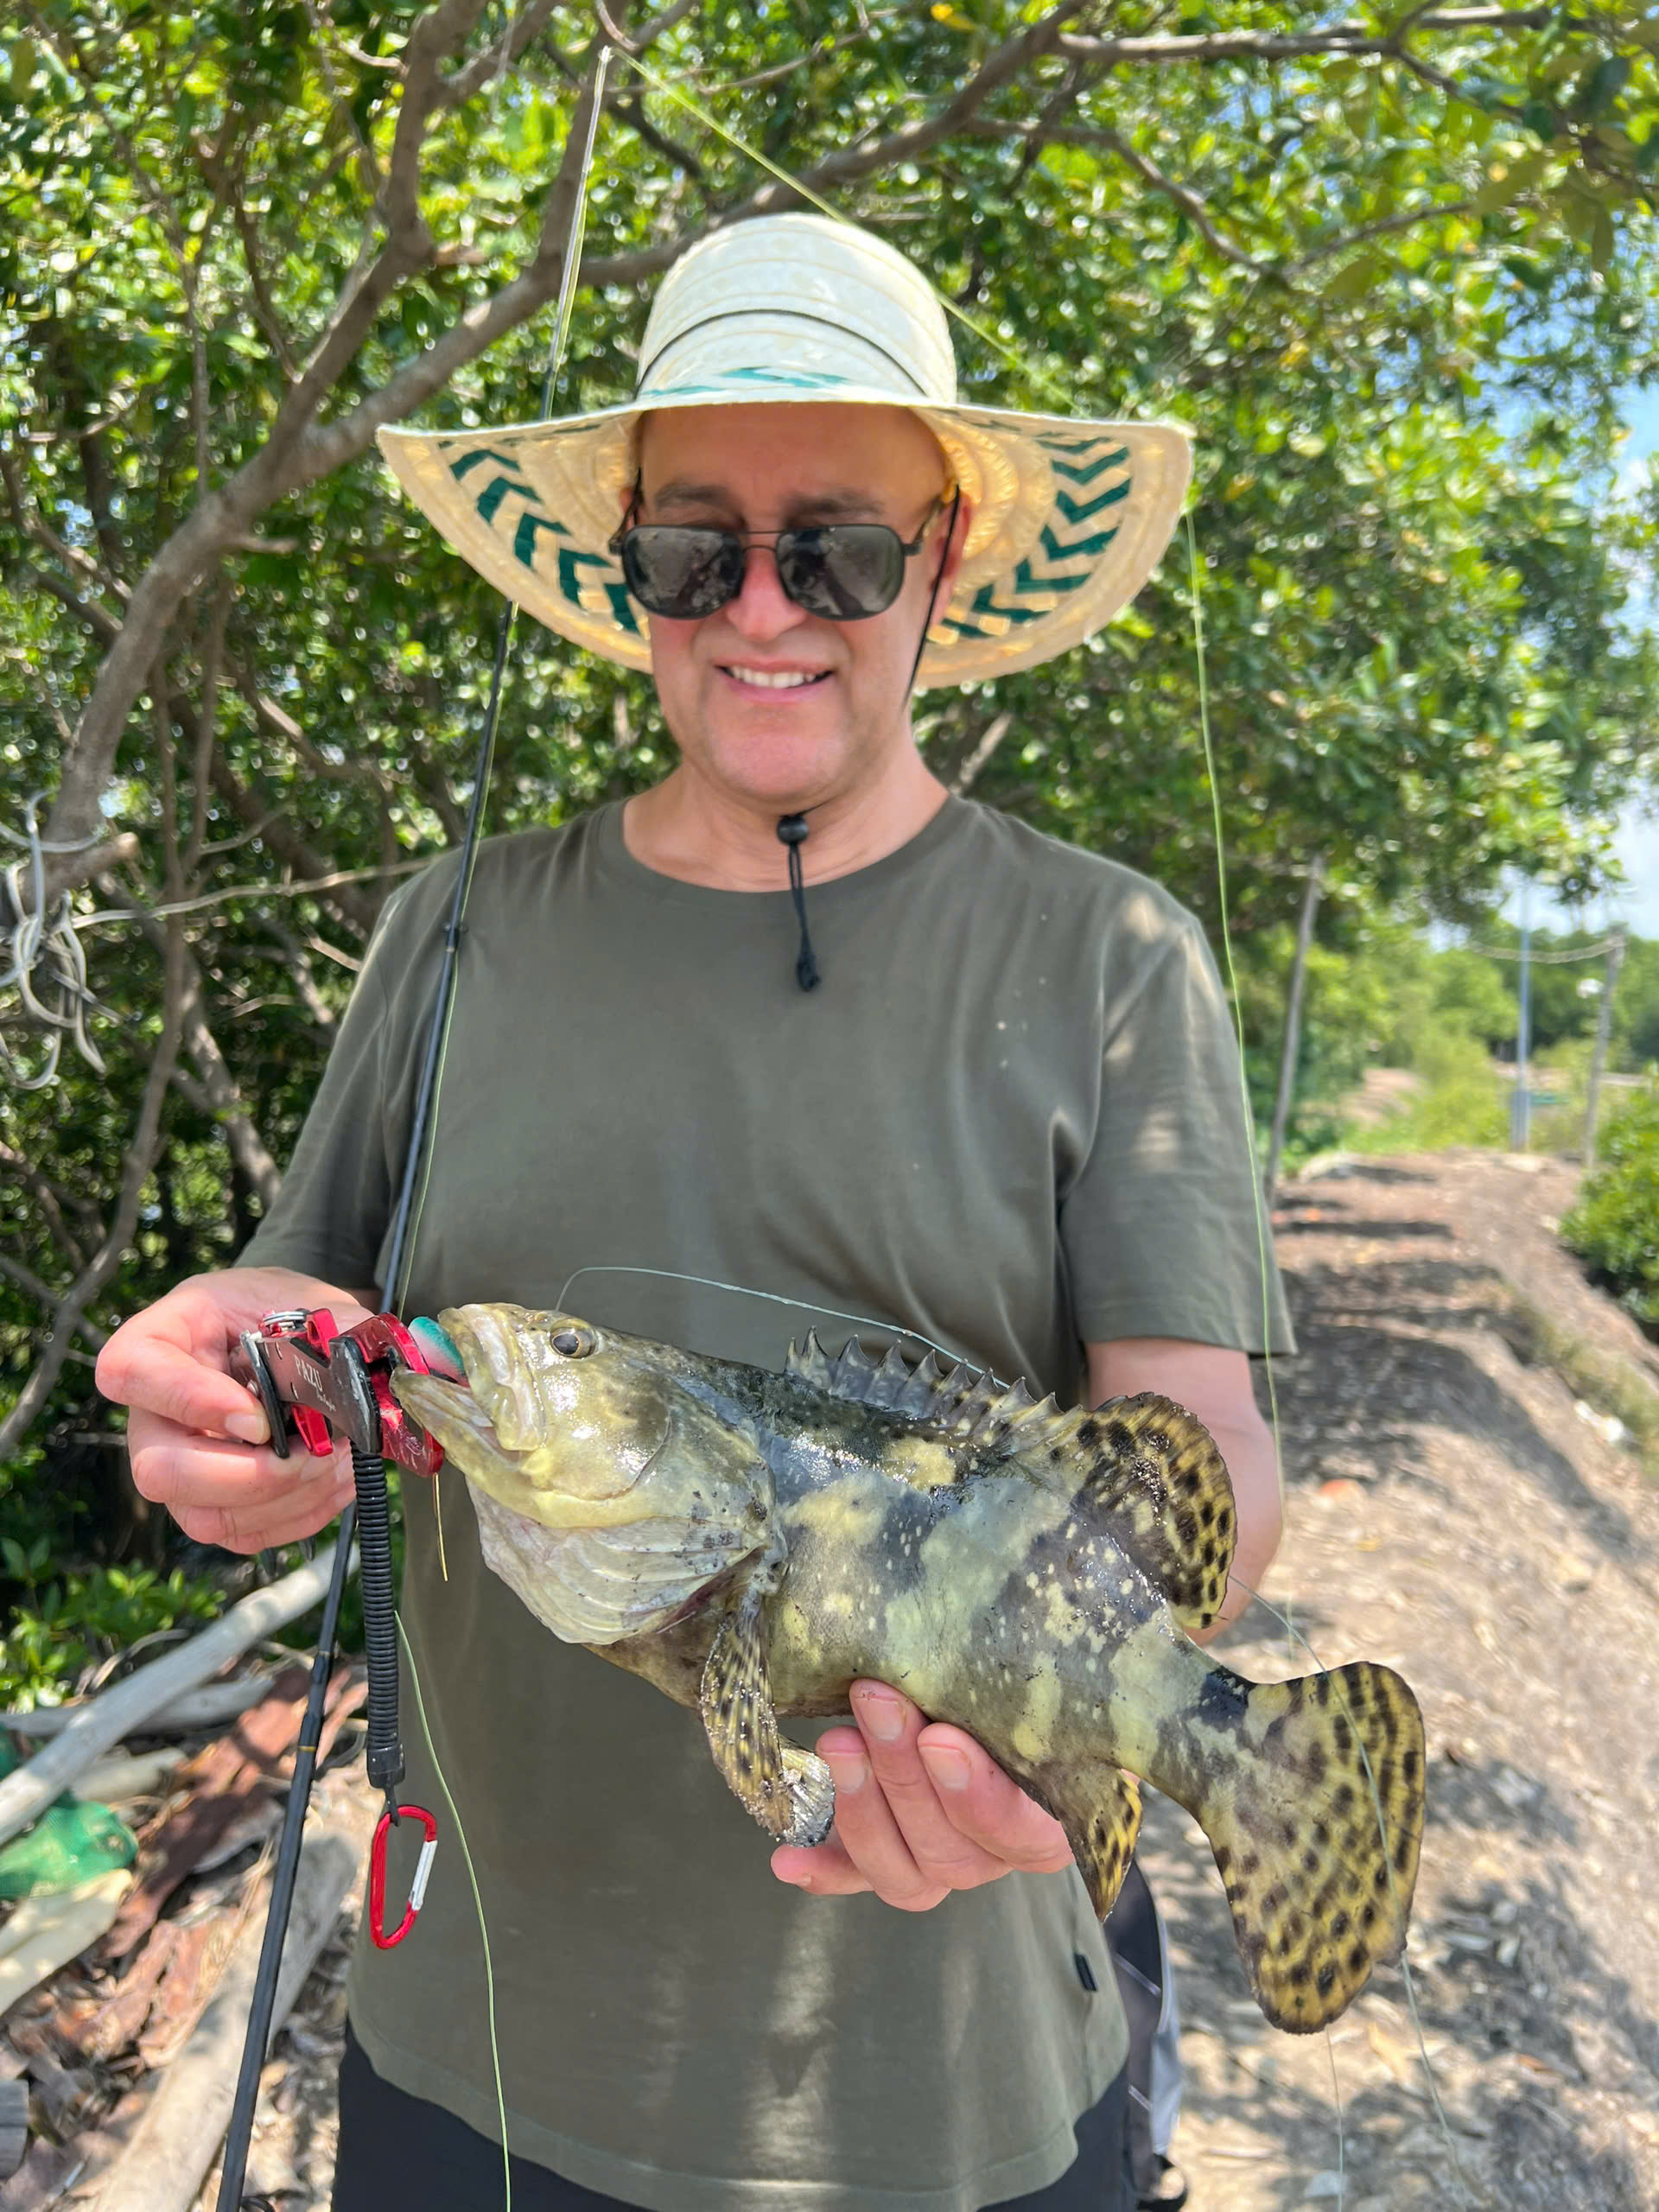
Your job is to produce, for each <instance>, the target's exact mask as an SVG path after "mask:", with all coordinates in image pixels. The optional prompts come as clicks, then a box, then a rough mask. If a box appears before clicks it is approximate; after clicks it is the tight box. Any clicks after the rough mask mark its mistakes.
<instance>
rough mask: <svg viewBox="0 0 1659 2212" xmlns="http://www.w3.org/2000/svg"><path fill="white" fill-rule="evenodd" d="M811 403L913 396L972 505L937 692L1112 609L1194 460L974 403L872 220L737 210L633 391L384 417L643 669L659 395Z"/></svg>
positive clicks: (500, 540)
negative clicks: (639, 587)
mask: <svg viewBox="0 0 1659 2212" xmlns="http://www.w3.org/2000/svg"><path fill="white" fill-rule="evenodd" d="M804 400H817V401H823V400H833V401H835V402H836V404H846V405H849V406H882V407H892V406H895V405H896V406H900V407H907V408H909V409H910V410H911V411H912V414H914V415H917V416H919V417H920V419H921V420H922V421H923V422H924V423H926V424H927V426H928V428H929V429H931V431H932V433H933V435H934V436H935V437H936V438H938V442H939V443H940V445H941V446H942V447H943V448H944V453H945V455H946V458H947V460H948V461H949V463H950V468H951V470H952V472H953V474H955V476H956V479H957V482H958V483H959V484H960V485H961V486H962V489H963V493H964V495H965V496H966V497H967V498H968V499H971V500H972V502H973V507H974V513H973V522H972V526H971V528H970V530H969V533H968V542H967V546H966V550H965V553H964V557H963V564H962V571H961V574H960V575H959V576H958V578H957V587H956V590H955V593H954V594H953V596H952V598H951V600H950V605H949V606H948V607H946V608H945V609H944V612H943V613H941V614H939V615H938V616H936V618H935V620H934V623H933V626H932V627H931V630H930V631H929V632H928V638H927V645H926V648H925V652H924V653H923V655H922V659H921V664H920V668H919V671H918V684H920V685H923V686H925V685H929V684H941V683H980V682H982V681H983V680H984V679H985V678H987V677H994V676H1001V675H1006V674H1007V673H1009V672H1010V671H1013V670H1014V669H1020V668H1031V667H1033V666H1035V665H1036V664H1037V663H1038V662H1039V661H1045V660H1048V659H1051V658H1052V657H1053V655H1054V654H1056V653H1059V652H1065V649H1066V648H1067V646H1069V645H1076V644H1077V641H1078V640H1079V639H1083V638H1086V637H1088V636H1089V635H1090V633H1091V632H1093V631H1096V630H1098V629H1100V628H1101V627H1102V626H1103V624H1105V623H1107V622H1109V620H1111V618H1112V616H1113V615H1114V614H1116V613H1117V611H1118V609H1119V608H1120V607H1123V606H1125V605H1127V603H1128V601H1130V600H1131V599H1133V598H1134V596H1135V593H1136V592H1138V591H1139V590H1140V588H1141V585H1142V584H1143V583H1144V582H1146V580H1147V577H1148V576H1149V575H1151V574H1152V571H1153V569H1154V568H1155V567H1156V566H1157V564H1158V561H1159V558H1160V556H1161V555H1162V553H1163V550H1164V548H1165V546H1166V544H1167V543H1169V539H1170V536H1171V534H1172V532H1173V530H1174V528H1175V524H1176V520H1177V518H1178V517H1179V513H1180V510H1181V502H1182V499H1183V497H1184V495H1185V490H1186V483H1187V478H1188V475H1189V474H1190V471H1191V466H1192V456H1191V448H1190V443H1189V438H1188V434H1187V432H1186V431H1185V429H1181V428H1180V427H1179V425H1178V424H1174V423H1113V422H1089V421H1084V420H1079V419H1076V418H1071V417H1067V416H1051V415H1021V414H1018V413H1015V412H1014V410H1011V409H1007V408H1001V407H976V406H972V405H969V404H964V403H963V402H962V401H960V400H958V398H957V370H956V361H955V358H954V356H953V355H952V353H951V350H950V332H949V329H948V328H947V327H946V324H945V319H944V312H943V310H942V309H941V308H940V306H939V304H938V300H937V299H936V297H935V296H934V294H933V290H932V288H931V285H930V284H929V283H928V282H927V280H926V278H925V277H923V276H922V275H921V273H920V271H919V270H917V269H915V268H913V267H912V265H911V264H910V263H909V262H908V261H906V259H905V257H904V256H903V255H902V254H900V253H898V252H896V251H894V250H893V247H892V246H890V245H887V244H886V242H885V241H884V240H882V239H880V238H874V237H872V236H871V234H870V233H869V232H868V231H861V230H858V229H855V227H854V226H852V225H850V224H847V223H837V222H831V221H829V220H828V219H825V218H824V217H823V216H821V215H798V214H791V215H768V216H762V217H760V218H758V219H755V220H754V221H753V222H747V223H737V224H734V225H732V226H729V227H728V228H727V229H724V230H719V231H716V232H714V233H713V234H712V235H711V236H709V237H708V238H703V239H702V241H701V242H700V243H699V244H697V245H694V246H692V247H691V248H690V251H688V252H687V253H685V254H684V255H683V256H682V257H681V258H680V259H679V260H678V261H677V262H676V263H675V264H674V266H673V268H672V269H671V270H670V271H669V272H668V274H667V276H666V277H664V279H663V282H662V284H661V286H660V287H659V289H658V293H657V297H656V300H655V302H653V304H652V310H651V316H650V320H649V321H647V323H646V325H645V343H644V344H643V346H641V348H640V353H639V386H638V389H637V391H635V394H634V397H632V399H631V400H629V401H627V402H626V404H624V405H622V406H620V407H607V408H603V409H601V410H599V411H598V412H597V413H594V414H588V415H575V416H567V417H566V418H565V419H563V421H560V422H549V423H516V424H513V425H512V426H510V427H507V428H505V429H489V430H466V431H460V432H441V431H430V430H391V429H386V430H382V431H381V433H380V447H381V450H382V452H383V453H384V454H385V457H386V460H387V461H388V462H389V463H390V464H391V468H392V470H393V472H394V473H395V474H396V475H397V480H398V481H399V482H400V483H401V484H402V486H403V487H404V490H405V491H406V492H407V493H409V495H410V498H411V499H413V500H414V501H415V503H416V505H417V506H419V507H420V508H421V509H422V511H423V512H424V513H425V514H426V515H427V516H428V517H429V518H430V519H431V521H432V522H433V523H435V524H436V526H437V528H438V529H439V530H440V531H442V534H443V536H444V537H446V538H447V539H448V541H449V543H450V544H452V545H453V546H454V548H455V550H457V551H458V552H459V553H460V554H461V556H463V557H464V558H465V559H466V560H467V561H469V562H471V563H472V565H473V566H474V568H475V569H478V570H479V572H480V575H486V576H487V577H488V578H489V580H490V582H492V583H493V584H495V585H497V586H499V588H500V589H501V590H502V591H504V592H505V593H507V594H508V595H509V596H510V597H511V598H513V599H516V600H517V601H518V602H519V604H520V605H521V606H522V607H524V608H526V609H527V611H528V612H529V613H531V614H533V615H535V616H536V618H537V620H538V621H542V622H544V623H546V625H547V626H548V627H549V628H550V629H551V630H556V631H557V632H559V633H560V634H561V635H562V636H563V637H566V638H569V639H572V640H573V641H574V642H575V644H577V645H586V646H587V647H588V650H589V651H590V652H596V653H599V654H601V655H602V656H603V657H604V658H606V659H607V660H613V661H620V662H621V663H622V664H623V665H624V666H625V667H627V668H640V669H645V668H649V667H650V665H651V645H650V639H649V637H648V634H647V631H646V623H647V621H648V620H649V618H648V617H647V615H646V614H645V610H644V608H643V607H639V606H638V605H637V604H636V603H635V602H634V601H633V600H632V599H631V598H630V596H629V594H628V589H627V586H626V583H625V582H624V581H623V576H622V566H621V563H620V561H619V560H618V559H617V558H616V556H614V555H613V554H612V553H611V552H610V551H609V550H607V547H608V543H609V541H610V539H611V538H612V537H613V535H614V534H615V531H616V527H617V523H618V519H619V518H620V512H621V505H622V499H623V496H624V494H625V492H626V487H627V486H629V485H631V484H632V481H633V475H634V462H633V447H632V435H631V434H632V430H633V427H634V425H635V423H637V422H638V421H639V417H640V416H642V415H643V414H645V413H646V412H647V411H648V410H651V409H653V408H661V407H722V406H731V405H734V404H741V405H745V406H752V405H753V404H756V403H757V402H760V403H765V404H771V405H779V406H784V405H788V404H791V402H794V403H796V404H798V403H800V402H801V401H804Z"/></svg>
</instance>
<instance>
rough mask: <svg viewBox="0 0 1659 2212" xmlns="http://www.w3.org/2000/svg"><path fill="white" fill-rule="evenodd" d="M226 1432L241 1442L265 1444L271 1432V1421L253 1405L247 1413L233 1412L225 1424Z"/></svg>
mask: <svg viewBox="0 0 1659 2212" xmlns="http://www.w3.org/2000/svg"><path fill="white" fill-rule="evenodd" d="M225 1433H226V1435H227V1436H233V1437H235V1438H236V1440H237V1441H238V1443H240V1444H263V1443H264V1442H265V1440H266V1439H267V1438H268V1437H269V1436H270V1422H269V1421H267V1420H266V1419H265V1417H264V1414H262V1413H261V1412H260V1411H259V1410H258V1408H257V1407H253V1408H250V1410H249V1411H248V1412H246V1413H245V1414H232V1415H231V1417H230V1419H229V1420H228V1421H226V1424H225Z"/></svg>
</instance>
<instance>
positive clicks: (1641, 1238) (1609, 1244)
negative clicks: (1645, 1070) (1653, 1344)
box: [1561, 1083, 1659, 1329]
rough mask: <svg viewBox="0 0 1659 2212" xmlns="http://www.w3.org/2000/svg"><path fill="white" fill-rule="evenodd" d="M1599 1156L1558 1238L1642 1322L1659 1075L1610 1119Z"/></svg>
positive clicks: (1655, 1271) (1650, 1315)
mask: <svg viewBox="0 0 1659 2212" xmlns="http://www.w3.org/2000/svg"><path fill="white" fill-rule="evenodd" d="M1599 1149H1600V1153H1601V1158H1602V1162H1603V1164H1602V1165H1601V1166H1599V1168H1598V1169H1597V1170H1596V1172H1595V1173H1594V1174H1593V1175H1592V1176H1591V1177H1590V1178H1589V1179H1588V1180H1587V1181H1586V1184H1585V1186H1584V1188H1583V1190H1582V1191H1581V1192H1580V1194H1579V1200H1578V1203H1577V1205H1575V1206H1574V1207H1573V1211H1572V1212H1571V1213H1570V1214H1568V1215H1567V1217H1566V1219H1565V1220H1564V1221H1563V1222H1562V1224H1561V1235H1562V1237H1563V1238H1564V1239H1565V1241H1566V1243H1567V1244H1568V1246H1569V1247H1570V1248H1571V1249H1572V1250H1573V1251H1575V1252H1576V1253H1578V1254H1579V1255H1580V1258H1582V1259H1584V1260H1585V1261H1586V1262H1588V1263H1589V1266H1590V1268H1591V1270H1592V1273H1593V1274H1594V1275H1595V1276H1596V1277H1597V1279H1598V1280H1599V1281H1602V1282H1605V1284H1606V1285H1607V1287H1608V1288H1609V1289H1610V1290H1612V1291H1614V1292H1616V1293H1617V1294H1618V1298H1619V1300H1620V1303H1621V1304H1623V1305H1624V1306H1628V1307H1629V1308H1630V1312H1631V1313H1634V1314H1635V1315H1636V1317H1637V1319H1638V1320H1640V1321H1642V1322H1644V1323H1645V1324H1646V1325H1648V1326H1649V1329H1654V1328H1656V1325H1659V1083H1650V1084H1648V1085H1647V1086H1646V1087H1645V1089H1644V1090H1643V1091H1642V1092H1641V1093H1640V1094H1639V1095H1638V1096H1637V1097H1636V1098H1635V1099H1634V1100H1633V1101H1632V1102H1631V1103H1630V1105H1629V1106H1627V1107H1626V1108H1625V1109H1624V1111H1623V1112H1622V1113H1620V1114H1619V1115H1618V1116H1616V1117H1615V1118H1614V1119H1613V1120H1612V1121H1611V1122H1609V1123H1608V1125H1607V1127H1606V1128H1605V1131H1604V1132H1603V1134H1602V1135H1601V1137H1600V1139H1599Z"/></svg>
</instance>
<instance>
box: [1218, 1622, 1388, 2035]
mask: <svg viewBox="0 0 1659 2212" xmlns="http://www.w3.org/2000/svg"><path fill="white" fill-rule="evenodd" d="M1217 1674H1218V1675H1219V1678H1220V1684H1221V1686H1222V1694H1223V1695H1224V1696H1226V1697H1228V1698H1229V1699H1231V1700H1234V1702H1235V1707H1236V1712H1237V1715H1238V1719H1237V1732H1238V1741H1237V1752H1238V1756H1237V1757H1236V1758H1233V1759H1226V1760H1223V1761H1220V1762H1219V1763H1218V1771H1217V1777H1216V1779H1215V1781H1214V1783H1213V1784H1212V1787H1211V1789H1209V1790H1208V1791H1207V1792H1206V1793H1205V1800H1204V1802H1203V1803H1202V1804H1201V1805H1198V1806H1196V1807H1195V1808H1194V1809H1195V1811H1196V1812H1197V1814H1198V1819H1199V1821H1200V1822H1201V1824H1202V1825H1203V1827H1204V1830H1205V1834H1207V1836H1208V1837H1209V1839H1210V1845H1211V1849H1212V1850H1213V1852H1214V1853H1215V1855H1216V1865H1217V1867H1219V1869H1220V1870H1221V1877H1222V1879H1223V1881H1224V1883H1225V1884H1226V1885H1227V1898H1228V1902H1229V1904H1230V1905H1231V1907H1232V1912H1233V1933H1234V1936H1236V1940H1237V1943H1238V1948H1239V1954H1240V1956H1241V1957H1242V1958H1243V1961H1244V1966H1245V1970H1246V1972H1247V1973H1248V1974H1249V1978H1250V1983H1251V1986H1252V1988H1253V1989H1254V1991H1255V1997H1256V2001H1257V2002H1258V2004H1259V2005H1261V2007H1262V2012H1264V2013H1266V2015H1267V2017H1268V2019H1269V2020H1270V2021H1271V2022H1272V2023H1273V2024H1274V2026H1275V2027H1278V2028H1286V2029H1288V2030H1289V2031H1291V2032H1292V2033H1293V2034H1308V2033H1311V2032H1312V2031H1313V2030H1314V2029H1317V2028H1322V2027H1325V2025H1327V2024H1328V2023H1329V2022H1331V2021H1332V2020H1334V2019H1335V2018H1337V2016H1338V2014H1339V2013H1340V2012H1343V2011H1344V2009H1345V2008H1346V2007H1347V2005H1349V2004H1351V2002H1352V2000H1353V1999H1354V1998H1355V1997H1357V1995H1358V1993H1359V1992H1360V1991H1361V1990H1362V1989H1363V1987H1364V1986H1365V1984H1366V1982H1367V1981H1368V1980H1370V1975H1371V1970H1372V1968H1373V1967H1375V1966H1376V1964H1377V1963H1378V1962H1379V1961H1388V1960H1391V1959H1395V1958H1397V1957H1398V1956H1399V1955H1400V1952H1401V1950H1402V1948H1403V1946H1404V1943H1405V1936H1406V1921H1407V1917H1408V1913H1409V1910H1410V1907H1411V1894H1412V1890H1413V1887H1414V1884H1415V1882H1416V1879H1417V1858H1418V1852H1419V1849H1420V1847H1421V1841H1422V1833H1423V1808H1424V1794H1423V1766H1424V1758H1423V1723H1422V1715H1421V1713H1420V1712H1419V1710H1418V1707H1417V1700H1416V1699H1415V1698H1414V1696H1413V1694H1412V1693H1411V1690H1410V1689H1409V1688H1408V1686H1407V1684H1406V1683H1405V1682H1404V1681H1402V1680H1401V1678H1400V1676H1399V1675H1396V1674H1395V1673H1394V1672H1393V1671H1392V1669H1389V1668H1387V1667H1378V1666H1373V1665H1371V1664H1370V1662H1367V1661H1363V1660H1358V1661H1356V1662H1354V1663H1353V1664H1351V1665H1350V1666H1346V1667H1338V1668H1335V1669H1331V1670H1330V1671H1328V1672H1326V1673H1324V1674H1319V1675H1306V1676H1305V1677H1303V1679H1302V1680H1300V1681H1293V1682H1262V1683H1256V1684H1253V1685H1252V1684H1247V1683H1244V1682H1243V1681H1240V1680H1239V1678H1238V1677H1237V1676H1236V1675H1228V1674H1227V1673H1226V1672H1225V1670H1221V1669H1218V1670H1217Z"/></svg>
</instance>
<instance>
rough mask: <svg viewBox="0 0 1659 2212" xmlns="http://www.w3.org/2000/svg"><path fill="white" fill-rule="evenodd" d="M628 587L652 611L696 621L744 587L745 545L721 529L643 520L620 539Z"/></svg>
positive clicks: (674, 617)
mask: <svg viewBox="0 0 1659 2212" xmlns="http://www.w3.org/2000/svg"><path fill="white" fill-rule="evenodd" d="M622 573H623V574H624V575H626V578H627V580H628V589H629V590H630V591H631V592H632V594H633V595H634V597H635V598H636V599H637V600H638V601H639V604H640V605H641V606H642V607H645V609H646V611H647V612H648V613H652V614H665V615H668V616H670V617H671V618H672V619H673V620H677V621H681V622H692V621H696V620H699V619H700V618H701V617H702V615H705V614H712V613H714V612H715V608H716V607H724V606H725V605H726V603H727V601H728V600H733V599H735V598H736V596H737V594H738V593H739V592H740V591H741V590H742V588H743V548H742V545H741V543H740V542H739V541H738V539H736V538H735V537H732V536H731V535H730V534H729V533H728V531H723V530H685V529H682V528H680V527H679V526H678V525H677V524H672V523H645V524H641V525H640V526H639V528H638V529H637V530H631V531H628V533H627V535H626V537H624V538H623V540H622Z"/></svg>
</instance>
